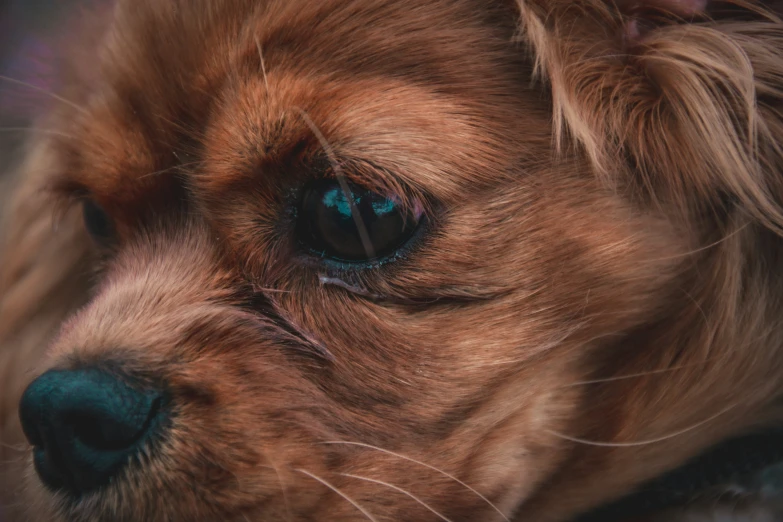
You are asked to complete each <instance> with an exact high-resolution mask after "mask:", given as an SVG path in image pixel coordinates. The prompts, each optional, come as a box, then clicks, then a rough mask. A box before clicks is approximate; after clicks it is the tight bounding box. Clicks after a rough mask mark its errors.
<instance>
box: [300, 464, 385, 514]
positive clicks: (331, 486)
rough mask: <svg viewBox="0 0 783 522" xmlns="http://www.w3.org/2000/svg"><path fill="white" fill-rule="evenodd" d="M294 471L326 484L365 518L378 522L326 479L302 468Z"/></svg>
mask: <svg viewBox="0 0 783 522" xmlns="http://www.w3.org/2000/svg"><path fill="white" fill-rule="evenodd" d="M294 471H297V472H299V473H302V474H304V475H307V476H308V477H310V478H311V479H313V480H315V481H318V482H320V483H321V484H323V485H324V486H326V487H327V488H329V489H331V490H332V491H334V492H335V493H337V494H338V495H340V496H341V497H343V498H344V499H345V500H347V501H348V502H350V503H351V505H352V506H353V507H355V508H356V509H358V510H359V511H360V512H361V513H362V515H364V516H365V517H367V520H370V521H371V522H378V520H377V519H376V518H375V517H373V516H372V515H371V514H370V513H368V512H367V510H366V509H364V508H363V507H362V506H361V504H359V503H358V502H356V501H355V500H353V499H352V498H351V497H349V496H348V495H346V494H345V493H343V492H342V491H340V490H339V489H338V488H337V487H335V486H333V485H332V484H330V483H329V482H327V481H326V480H324V479H322V478H321V477H318V476H316V475H314V474H312V473H310V472H309V471H307V470H304V469H295V470H294Z"/></svg>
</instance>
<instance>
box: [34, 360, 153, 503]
mask: <svg viewBox="0 0 783 522" xmlns="http://www.w3.org/2000/svg"><path fill="white" fill-rule="evenodd" d="M162 401H163V399H162V394H161V393H160V392H157V391H153V390H144V389H138V388H135V387H131V386H129V385H128V384H126V383H125V382H123V381H122V380H120V379H118V378H116V377H114V376H112V375H110V374H109V373H106V372H104V371H102V370H98V369H95V368H82V369H77V370H51V371H48V372H46V373H44V374H43V375H41V376H40V377H39V378H38V379H36V380H35V381H33V383H32V384H30V386H29V387H28V388H27V390H26V391H25V392H24V395H23V396H22V401H21V403H20V406H19V416H20V419H21V421H22V427H23V429H24V433H25V435H26V436H27V439H28V440H29V441H30V444H32V446H33V460H34V462H35V468H36V470H37V472H38V475H39V476H40V478H41V480H42V481H43V483H44V484H46V485H47V486H48V487H49V488H51V489H52V490H58V491H64V492H67V493H69V494H71V495H81V494H84V493H88V492H90V491H92V490H95V489H97V488H100V487H101V486H104V485H106V484H108V483H109V482H110V480H111V479H112V477H114V476H115V475H116V474H117V473H118V472H119V471H120V470H121V469H122V468H123V467H124V466H125V465H126V464H127V463H128V462H129V461H130V460H131V459H133V458H134V457H135V456H136V455H137V454H138V453H139V452H140V451H141V450H142V448H143V447H144V445H145V444H146V443H147V442H148V441H150V439H151V438H153V437H154V436H155V434H156V432H158V431H159V428H160V425H161V417H162V416H163V413H162V411H161V404H162Z"/></svg>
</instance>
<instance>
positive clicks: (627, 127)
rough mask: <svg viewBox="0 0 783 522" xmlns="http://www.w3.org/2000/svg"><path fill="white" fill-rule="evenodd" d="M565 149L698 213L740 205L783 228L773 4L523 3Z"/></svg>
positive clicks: (782, 100)
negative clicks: (571, 148)
mask: <svg viewBox="0 0 783 522" xmlns="http://www.w3.org/2000/svg"><path fill="white" fill-rule="evenodd" d="M517 4H518V7H519V9H520V15H521V22H520V27H521V31H520V38H521V40H522V41H523V42H524V44H525V45H524V46H525V48H528V49H531V50H532V52H533V57H534V60H535V64H536V67H535V71H536V76H537V77H538V78H539V79H541V80H543V81H545V82H546V84H547V85H548V86H549V88H550V89H551V93H552V100H553V110H554V131H555V136H556V139H557V144H558V150H559V151H560V152H563V151H564V146H565V145H567V144H571V143H576V144H577V145H578V146H579V147H580V148H581V149H582V150H583V151H584V152H585V153H586V154H587V156H588V157H589V159H590V161H591V163H592V164H593V166H594V168H595V171H596V173H597V174H598V175H600V176H603V177H604V178H605V179H606V180H607V181H610V182H612V183H614V184H617V185H621V186H624V187H625V188H628V187H631V188H633V189H636V191H635V193H636V194H640V195H643V196H644V197H645V198H649V199H650V200H652V201H657V202H665V203H667V204H672V203H674V204H676V205H678V206H677V208H681V209H683V210H686V211H687V212H688V213H692V212H693V211H694V210H698V209H704V208H705V207H710V206H711V207H713V208H715V207H716V206H717V205H721V204H725V202H726V201H732V202H734V203H735V204H737V205H740V206H741V207H743V209H744V210H745V211H746V212H747V213H749V214H751V215H752V216H753V217H754V218H756V219H757V220H759V221H761V222H763V223H764V224H765V225H766V226H768V227H771V228H773V229H775V230H777V231H783V211H781V204H783V190H781V189H782V186H781V176H780V172H781V169H782V168H783V150H781V145H780V140H781V136H783V92H782V91H781V86H783V24H781V22H780V19H779V18H778V17H777V16H776V15H775V13H774V6H773V5H772V4H773V3H769V2H768V3H766V4H762V3H759V2H754V1H752V0H751V1H744V0H732V1H724V2H718V1H715V0H614V1H612V0H518V1H517Z"/></svg>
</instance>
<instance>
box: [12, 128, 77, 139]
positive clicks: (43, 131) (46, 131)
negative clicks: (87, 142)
mask: <svg viewBox="0 0 783 522" xmlns="http://www.w3.org/2000/svg"><path fill="white" fill-rule="evenodd" d="M0 132H30V133H40V134H49V135H51V136H60V137H62V138H68V139H71V140H75V139H76V136H74V135H73V134H68V133H65V132H60V131H57V130H52V129H36V128H35V127H0Z"/></svg>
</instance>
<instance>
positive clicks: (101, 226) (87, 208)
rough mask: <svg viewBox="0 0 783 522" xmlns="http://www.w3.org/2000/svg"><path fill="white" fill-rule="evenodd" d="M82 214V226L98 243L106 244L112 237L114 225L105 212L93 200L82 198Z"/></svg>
mask: <svg viewBox="0 0 783 522" xmlns="http://www.w3.org/2000/svg"><path fill="white" fill-rule="evenodd" d="M82 216H83V218H84V226H85V227H86V228H87V232H89V233H90V235H91V236H92V238H93V239H94V240H95V241H96V242H98V243H100V244H106V243H108V242H109V241H111V239H112V238H113V237H114V225H113V224H112V222H111V219H110V218H109V216H108V215H107V214H106V212H105V211H104V210H103V209H102V208H101V207H100V206H99V205H98V204H97V203H95V202H94V201H92V200H90V199H86V200H84V202H83V203H82Z"/></svg>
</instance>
